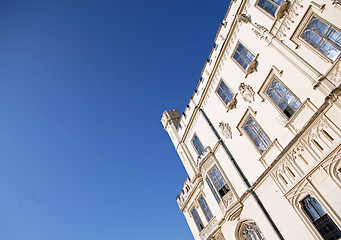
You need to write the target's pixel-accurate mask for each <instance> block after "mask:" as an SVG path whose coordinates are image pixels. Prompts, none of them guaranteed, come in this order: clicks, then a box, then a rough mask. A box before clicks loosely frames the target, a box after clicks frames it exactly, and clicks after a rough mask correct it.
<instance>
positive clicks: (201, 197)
mask: <svg viewBox="0 0 341 240" xmlns="http://www.w3.org/2000/svg"><path fill="white" fill-rule="evenodd" d="M200 199H203V200H204V202H205V204H206V208H205V209H203V207H202V206H201V202H200ZM197 201H198V203H199V206H200V208H201V210H202V212H203V213H204V215H205V218H206V220H207V223H209V222H210V221H211V220H212V219H213V214H212V211H211V209H210V207H209V206H208V204H207V201H206V199H205V197H204V195H203V194H200V195H199V197H198V198H197ZM205 210H206V211H208V213H207V214H208V215H210V219H208V218H207V215H206V212H205Z"/></svg>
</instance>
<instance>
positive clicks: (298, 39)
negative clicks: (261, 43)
mask: <svg viewBox="0 0 341 240" xmlns="http://www.w3.org/2000/svg"><path fill="white" fill-rule="evenodd" d="M313 17H316V18H318V19H319V20H321V21H322V22H324V23H326V24H328V25H329V26H330V27H332V28H334V29H336V30H337V31H339V32H341V29H340V28H338V27H337V26H335V25H334V24H332V23H331V22H329V21H328V20H327V19H324V18H322V17H321V16H319V15H318V14H316V13H315V12H314V11H313V10H312V7H310V8H309V9H308V11H307V13H306V15H305V16H304V17H303V18H302V20H301V22H300V23H299V24H298V27H297V28H296V30H295V31H294V34H293V35H292V37H291V38H290V40H291V41H292V42H294V43H295V44H296V45H297V47H296V48H299V47H300V46H301V45H303V46H305V47H306V48H307V49H309V50H311V52H313V53H314V54H315V55H317V56H318V57H320V58H321V59H322V60H324V61H325V62H328V63H335V62H337V61H338V59H340V57H341V53H340V54H339V56H338V57H337V58H336V59H335V60H334V61H333V60H331V59H330V58H329V57H327V56H326V55H324V54H323V53H322V52H320V51H319V50H318V49H316V48H315V47H313V46H312V45H311V44H309V43H308V42H307V41H306V40H305V39H304V38H302V37H301V35H302V33H303V32H304V30H305V29H306V27H307V26H308V24H309V23H310V20H311V19H312V18H313ZM340 51H341V49H340Z"/></svg>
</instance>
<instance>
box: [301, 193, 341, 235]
mask: <svg viewBox="0 0 341 240" xmlns="http://www.w3.org/2000/svg"><path fill="white" fill-rule="evenodd" d="M301 204H302V205H303V210H304V211H305V212H306V214H307V215H308V216H309V218H310V219H311V221H312V223H313V224H314V225H315V227H316V229H317V230H318V231H319V233H320V234H321V236H322V237H323V239H325V240H336V239H339V238H341V230H340V229H339V228H338V226H337V225H336V224H335V223H334V221H333V220H332V219H331V218H330V216H329V215H328V214H327V213H326V211H325V210H324V209H323V207H322V206H321V205H320V203H319V202H318V201H317V200H316V199H315V198H313V197H311V196H310V195H309V196H307V197H306V198H305V199H303V200H302V201H301Z"/></svg>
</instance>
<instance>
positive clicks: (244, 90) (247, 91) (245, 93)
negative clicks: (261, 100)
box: [238, 83, 255, 103]
mask: <svg viewBox="0 0 341 240" xmlns="http://www.w3.org/2000/svg"><path fill="white" fill-rule="evenodd" d="M238 90H239V92H240V94H241V95H242V97H243V100H244V101H245V102H248V103H251V102H253V101H255V91H253V89H252V87H251V86H250V85H247V84H245V83H241V84H239V87H238Z"/></svg>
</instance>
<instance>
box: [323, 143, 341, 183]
mask: <svg viewBox="0 0 341 240" xmlns="http://www.w3.org/2000/svg"><path fill="white" fill-rule="evenodd" d="M322 167H323V169H324V170H325V171H326V173H327V174H328V175H329V176H330V177H331V178H332V179H333V181H334V182H335V183H336V184H337V185H339V187H341V145H339V146H338V147H337V148H336V149H335V151H334V152H333V153H332V154H331V155H330V156H329V157H328V158H327V159H326V160H325V161H324V162H323V163H322Z"/></svg>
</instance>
